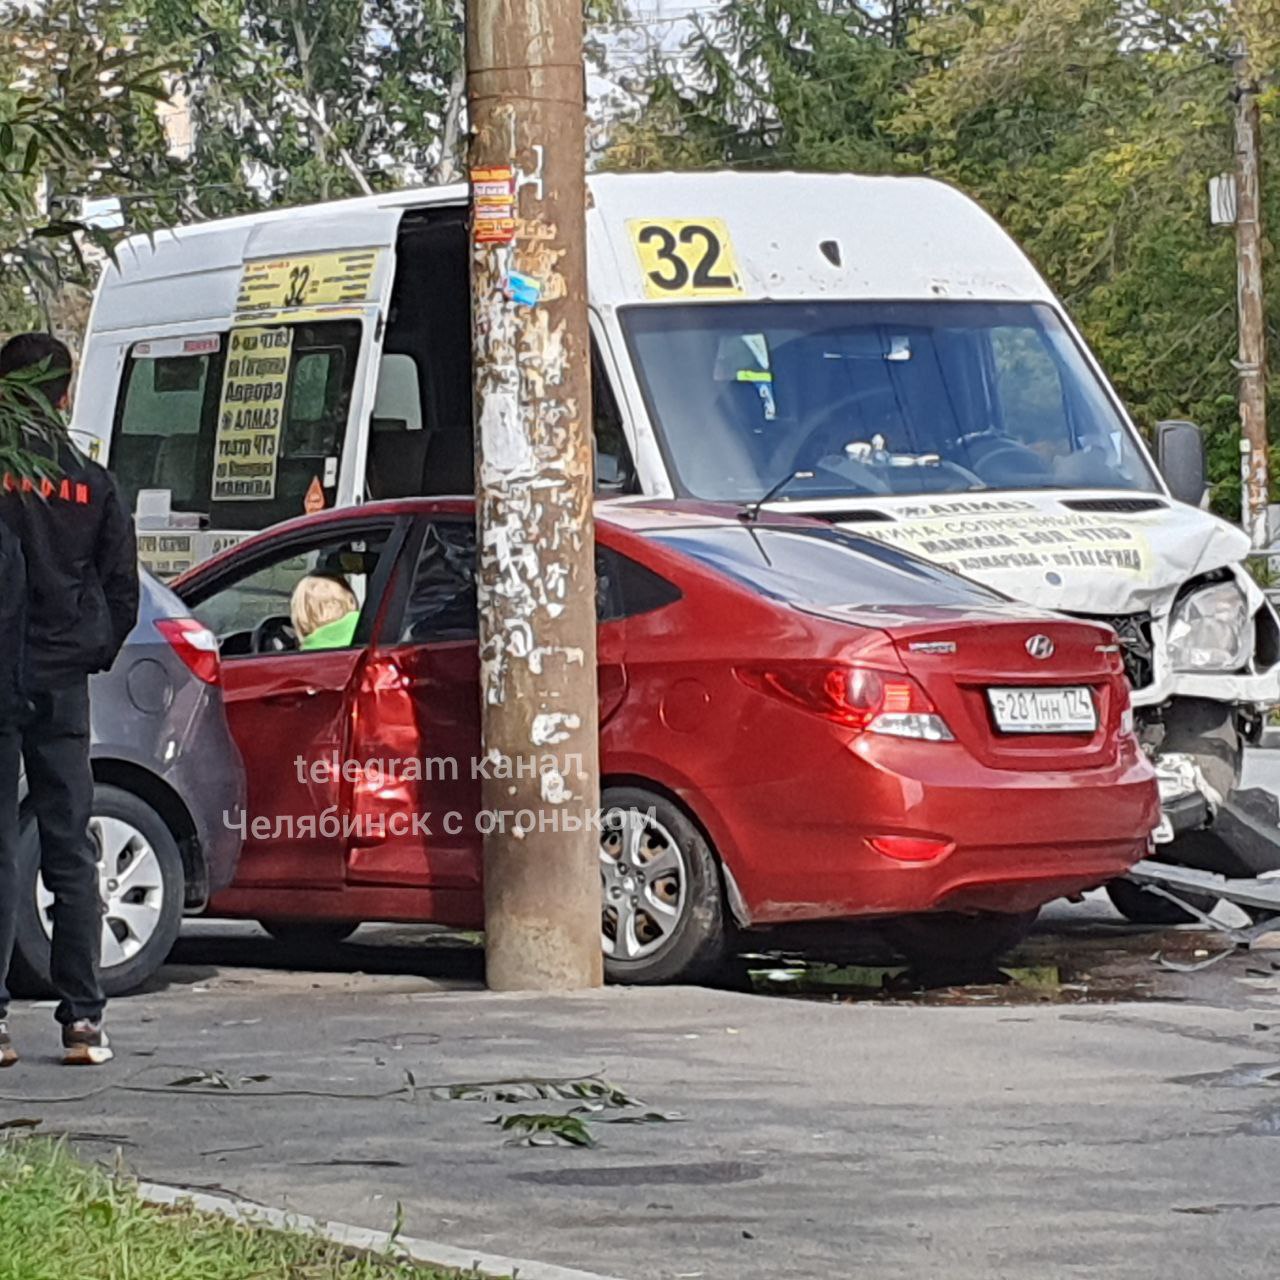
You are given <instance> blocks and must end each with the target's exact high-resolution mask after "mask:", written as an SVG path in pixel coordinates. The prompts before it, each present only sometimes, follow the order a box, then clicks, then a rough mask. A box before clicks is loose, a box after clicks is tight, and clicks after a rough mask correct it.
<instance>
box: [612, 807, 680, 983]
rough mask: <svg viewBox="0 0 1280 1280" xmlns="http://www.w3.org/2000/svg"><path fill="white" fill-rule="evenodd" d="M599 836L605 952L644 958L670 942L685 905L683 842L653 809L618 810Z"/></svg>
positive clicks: (621, 958) (624, 958)
mask: <svg viewBox="0 0 1280 1280" xmlns="http://www.w3.org/2000/svg"><path fill="white" fill-rule="evenodd" d="M603 825H604V832H603V834H602V835H601V838H600V881H601V887H602V889H603V892H604V914H603V920H602V929H601V932H602V938H603V945H604V953H605V955H606V956H608V957H610V958H612V959H616V960H627V961H633V960H644V959H647V958H648V957H650V956H652V955H655V954H656V953H657V952H659V951H661V950H662V949H663V947H664V946H666V945H667V943H668V942H669V941H670V940H671V937H672V935H673V934H674V933H675V930H676V928H677V926H678V925H679V923H680V920H681V917H682V915H683V913H684V909H685V899H686V897H687V891H688V883H689V874H688V869H687V867H686V866H685V860H684V854H683V852H682V850H681V848H680V844H679V842H678V841H677V840H676V838H675V837H674V836H673V835H672V834H671V832H670V831H669V830H668V829H667V828H666V827H665V826H664V825H663V824H662V823H661V822H659V821H658V819H657V818H656V817H655V816H654V815H653V814H652V813H645V812H642V811H641V810H638V809H615V810H613V811H612V812H611V813H609V814H608V815H607V816H606V817H605V820H604V824H603Z"/></svg>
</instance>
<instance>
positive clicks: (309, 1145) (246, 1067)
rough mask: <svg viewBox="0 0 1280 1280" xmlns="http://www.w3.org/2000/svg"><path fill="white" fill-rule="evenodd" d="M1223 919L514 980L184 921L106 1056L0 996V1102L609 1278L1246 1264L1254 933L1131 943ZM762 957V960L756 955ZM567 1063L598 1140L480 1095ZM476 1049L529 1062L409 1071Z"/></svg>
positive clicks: (1255, 1063)
mask: <svg viewBox="0 0 1280 1280" xmlns="http://www.w3.org/2000/svg"><path fill="white" fill-rule="evenodd" d="M1277 941H1278V942H1280V939H1278V940H1277ZM1218 949H1219V948H1218V944H1217V942H1216V941H1215V940H1214V939H1213V938H1212V937H1210V936H1207V935H1204V934H1200V933H1197V932H1195V931H1188V930H1177V931H1166V932H1165V933H1162V934H1150V933H1142V932H1140V931H1135V930H1133V929H1131V928H1129V927H1126V926H1123V925H1121V924H1119V923H1117V922H1115V921H1114V920H1112V919H1108V918H1106V916H1105V915H1104V913H1103V912H1102V911H1101V910H1100V909H1090V910H1086V911H1076V912H1075V914H1074V915H1071V914H1068V915H1065V916H1064V917H1063V918H1062V919H1061V920H1059V921H1057V922H1056V923H1052V922H1051V927H1048V928H1045V929H1042V930H1041V931H1040V932H1039V933H1038V934H1037V935H1036V937H1035V938H1033V939H1032V940H1031V942H1030V943H1029V944H1028V945H1027V946H1026V947H1025V948H1024V949H1023V951H1022V953H1021V954H1020V955H1019V957H1018V958H1017V960H1016V965H1017V966H1019V967H1020V973H1021V974H1022V977H1023V979H1024V982H1025V983H1026V985H1004V986H999V985H979V986H969V987H965V988H960V989H942V990H938V991H933V992H929V993H925V994H922V995H916V996H910V995H903V996H900V997H895V996H893V995H891V994H890V993H889V992H887V991H885V990H872V989H870V988H866V989H862V990H860V991H850V992H839V993H838V994H837V995H836V996H835V997H834V998H833V997H831V996H827V997H824V998H821V999H814V998H809V999H801V998H783V997H779V996H772V995H760V994H744V993H741V992H735V991H710V990H698V989H678V988H677V989H668V990H630V991H627V990H609V991H604V992H599V993H590V994H585V995H580V996H573V997H545V998H540V997H534V996H498V995H491V994H487V993H485V992H483V991H482V990H481V989H480V986H479V978H480V955H479V952H478V951H476V950H475V949H474V948H472V947H469V946H466V945H465V944H463V943H461V942H460V941H459V940H457V939H452V938H449V937H447V936H441V935H439V934H437V933H434V932H432V931H430V930H405V929H389V928H368V929H365V930H362V931H361V932H360V933H359V934H358V935H357V936H356V939H355V940H354V941H353V942H352V943H349V944H344V945H342V946H338V947H332V948H328V949H326V950H323V951H319V952H316V953H313V954H311V955H305V956H304V955H299V954H297V953H292V954H291V953H288V952H287V951H285V950H284V949H283V948H281V947H280V946H279V945H278V944H277V943H275V942H273V941H271V940H269V939H267V938H265V937H264V936H262V935H258V934H256V933H255V931H254V930H253V929H252V927H250V926H234V927H228V926H222V925H217V924H204V925H199V926H197V927H196V928H194V929H193V930H192V931H191V936H189V937H188V938H186V939H185V940H184V942H183V943H182V944H181V946H180V948H179V952H178V954H177V956H176V957H175V963H174V964H173V965H171V966H170V967H169V968H168V969H167V970H166V971H165V974H164V977H163V981H162V982H160V983H158V984H157V986H156V988H155V989H153V990H152V991H150V992H148V993H146V994H144V995H140V996H137V997H133V998H130V999H128V1000H120V1001H117V1002H116V1003H115V1004H114V1005H113V1006H112V1009H111V1023H112V1030H113V1033H114V1035H115V1038H116V1043H117V1046H118V1048H119V1050H120V1056H119V1058H118V1060H117V1062H116V1063H114V1064H113V1065H112V1066H111V1067H109V1068H107V1069H105V1070H104V1071H102V1072H97V1073H92V1074H89V1073H84V1072H76V1073H72V1072H65V1071H62V1070H60V1069H59V1068H57V1067H56V1066H55V1065H53V1062H52V1059H51V1054H52V1053H53V1050H54V1046H55V1037H54V1030H53V1028H52V1025H51V1023H50V1022H49V1021H48V1019H49V1010H48V1008H47V1007H31V1006H29V1005H20V1006H18V1007H16V1008H15V1016H14V1019H13V1021H14V1024H15V1031H16V1033H17V1035H18V1036H19V1038H20V1044H21V1046H22V1048H23V1049H24V1051H25V1053H26V1060H25V1061H24V1062H23V1063H22V1064H21V1065H20V1066H18V1067H17V1068H15V1069H13V1070H12V1071H9V1072H6V1073H5V1074H4V1076H3V1077H2V1078H0V1125H3V1124H4V1123H5V1122H7V1121H12V1120H15V1119H21V1120H26V1121H33V1120H34V1121H39V1122H40V1129H41V1130H43V1131H44V1132H50V1133H69V1134H71V1135H72V1136H73V1140H74V1141H76V1142H77V1143H78V1145H79V1147H80V1149H81V1150H82V1151H84V1152H85V1153H87V1154H89V1155H92V1156H95V1157H99V1158H102V1159H104V1160H107V1161H110V1160H112V1159H114V1158H115V1154H114V1153H115V1152H116V1151H117V1150H121V1151H123V1156H124V1159H125V1161H126V1163H127V1164H129V1165H131V1166H132V1167H133V1168H134V1169H136V1170H137V1171H138V1172H139V1173H141V1174H142V1175H144V1176H145V1177H147V1178H150V1179H153V1180H157V1181H162V1182H170V1183H178V1184H181V1185H184V1186H189V1187H199V1188H202V1189H210V1188H212V1189H225V1190H228V1191H231V1192H234V1193H235V1194H237V1195H240V1196H245V1197H249V1198H251V1199H254V1200H257V1201H260V1202H262V1203H266V1204H271V1205H276V1206H283V1207H287V1208H290V1209H293V1210H295V1211H298V1212H304V1213H310V1214H314V1215H317V1216H320V1217H322V1218H329V1219H337V1220H341V1221H346V1222H355V1223H357V1224H359V1225H363V1226H368V1227H374V1228H383V1229H385V1228H387V1227H389V1226H390V1224H391V1223H392V1221H393V1219H394V1217H395V1206H396V1204H397V1203H400V1204H402V1205H403V1209H404V1229H405V1230H406V1231H407V1232H408V1233H409V1234H411V1235H415V1236H420V1237H426V1238H429V1239H435V1240H439V1241H443V1242H445V1243H448V1244H450V1245H453V1246H458V1247H462V1248H466V1249H474V1250H477V1251H483V1252H488V1253H501V1254H506V1255H509V1256H514V1257H518V1258H525V1259H533V1260H539V1261H543V1262H555V1263H559V1264H561V1265H564V1266H572V1267H576V1268H582V1269H585V1270H589V1271H597V1272H600V1273H602V1274H604V1275H607V1276H616V1277H625V1278H627V1280H647V1278H649V1277H659V1278H662V1280H695V1278H698V1277H718V1278H723V1280H776V1278H777V1277H806V1278H808V1277H814V1278H818V1277H821V1278H823V1280H825V1278H826V1277H830V1276H845V1275H849V1274H853V1273H856V1274H858V1275H859V1276H867V1277H874V1278H876V1280H879V1278H881V1277H883V1278H885V1280H897V1278H899V1277H901V1278H903V1280H906V1278H908V1277H909V1278H910V1280H919V1277H920V1276H921V1275H935V1274H936V1275H945V1276H947V1277H948V1278H949V1280H989V1278H990V1277H1004V1276H1008V1277H1017V1278H1018V1280H1027V1278H1028V1277H1035V1278H1036V1280H1041V1278H1043V1277H1054V1276H1069V1275H1089V1276H1090V1277H1125V1278H1126V1280H1127V1278H1129V1277H1135V1276H1156V1275H1159V1276H1161V1277H1164V1278H1171V1280H1180V1278H1181V1277H1187V1280H1191V1278H1192V1277H1194V1278H1195V1280H1203V1277H1205V1276H1209V1275H1224V1274H1225V1275H1231V1276H1233V1277H1244V1278H1246V1280H1249V1278H1252V1277H1257V1278H1258V1280H1272V1278H1273V1277H1274V1276H1275V1274H1276V1271H1277V1253H1278V1252H1280V1249H1278V1248H1277V1246H1276V1244H1275V1240H1276V1223H1277V1219H1278V1218H1280V1174H1277V1173H1276V1160H1275V1152H1276V1149H1277V1148H1276V1146H1275V1144H1276V1141H1277V1135H1278V1134H1280V1104H1278V1102H1277V1093H1276V1087H1277V1086H1276V1083H1275V1080H1276V1079H1277V1078H1280V950H1277V951H1275V952H1255V953H1253V954H1252V955H1247V956H1245V955H1242V956H1238V957H1235V956H1233V957H1228V958H1226V959H1225V960H1223V961H1222V963H1220V964H1216V965H1214V966H1213V967H1211V968H1209V969H1208V970H1205V971H1204V972H1202V973H1198V974H1184V973H1180V972H1173V971H1170V970H1168V969H1166V968H1163V967H1162V966H1161V964H1160V963H1159V962H1158V961H1157V960H1156V959H1154V958H1153V957H1154V956H1156V955H1157V954H1159V955H1164V956H1166V957H1171V958H1173V959H1175V961H1176V962H1178V963H1182V962H1190V963H1194V962H1197V961H1198V960H1200V959H1202V958H1207V957H1209V956H1211V955H1212V954H1214V953H1215V952H1216V950H1218ZM1273 956H1274V958H1275V967H1273V965H1272V957H1273ZM814 958H815V959H821V958H822V955H821V954H817V955H815V956H814ZM757 964H759V965H762V966H763V971H764V972H765V973H766V974H768V975H771V979H772V980H774V981H776V982H779V983H781V985H782V988H783V989H786V977H787V974H788V973H791V972H793V970H791V969H790V968H789V966H788V965H787V962H786V961H785V960H784V959H780V958H778V957H769V958H766V959H765V960H762V961H759V962H757ZM774 966H778V967H777V968H775V967H774ZM819 972H827V971H819ZM882 979H883V975H881V976H880V978H877V976H876V975H875V974H872V975H871V978H869V979H867V981H877V980H882ZM585 1076H596V1077H598V1078H599V1079H602V1080H606V1081H608V1082H609V1083H610V1084H611V1085H613V1086H616V1087H617V1088H618V1089H620V1090H623V1091H625V1093H626V1094H627V1095H629V1096H631V1097H633V1098H634V1099H636V1100H637V1104H638V1105H636V1106H633V1107H626V1108H623V1109H621V1110H605V1111H603V1112H599V1113H586V1114H585V1117H584V1118H585V1119H586V1120H587V1122H588V1124H589V1125H590V1126H591V1128H592V1129H593V1130H594V1134H595V1137H596V1138H597V1140H598V1141H599V1143H600V1145H599V1146H598V1147H597V1148H595V1149H575V1148H570V1147H551V1148H542V1147H523V1146H508V1145H506V1140H507V1136H508V1135H507V1134H506V1133H505V1132H504V1131H503V1130H502V1129H501V1128H500V1127H498V1126H497V1125H494V1124H492V1123H490V1122H491V1121H493V1120H495V1119H496V1118H499V1117H503V1116H511V1115H513V1114H517V1113H564V1112H566V1111H568V1110H569V1109H570V1108H571V1107H572V1106H574V1105H578V1104H576V1103H575V1102H574V1101H572V1100H564V1099H561V1098H556V1097H551V1098H541V1099H540V1098H538V1097H536V1091H534V1092H531V1089H532V1086H531V1085H530V1084H529V1083H528V1082H531V1081H535V1080H536V1081H545V1080H547V1079H550V1078H564V1079H576V1078H581V1077H585ZM494 1081H507V1082H511V1081H516V1082H526V1083H524V1084H516V1085H510V1084H508V1085H506V1086H504V1088H506V1089H513V1088H514V1089H515V1091H516V1094H517V1096H516V1097H515V1098H513V1099H511V1100H509V1101H503V1100H502V1099H501V1098H499V1097H498V1096H497V1093H496V1092H495V1090H494V1089H493V1088H491V1087H490V1088H487V1089H485V1090H482V1091H480V1094H479V1096H477V1097H475V1098H474V1099H473V1100H465V1099H464V1098H456V1099H451V1098H449V1096H448V1093H449V1091H448V1090H445V1091H444V1092H443V1093H437V1092H432V1090H431V1086H433V1085H448V1084H461V1083H464V1082H472V1083H474V1082H494ZM650 1113H659V1114H661V1115H662V1116H665V1117H668V1118H667V1119H665V1120H663V1121H653V1122H650V1123H629V1124H615V1123H610V1122H611V1121H613V1120H616V1119H622V1118H625V1119H631V1120H635V1119H636V1118H638V1117H641V1116H645V1115H647V1114H650Z"/></svg>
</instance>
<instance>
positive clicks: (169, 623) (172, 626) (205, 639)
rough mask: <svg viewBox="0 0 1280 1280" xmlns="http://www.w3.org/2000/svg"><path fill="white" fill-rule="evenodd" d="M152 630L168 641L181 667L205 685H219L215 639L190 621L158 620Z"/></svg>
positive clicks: (219, 670)
mask: <svg viewBox="0 0 1280 1280" xmlns="http://www.w3.org/2000/svg"><path fill="white" fill-rule="evenodd" d="M156 630H157V631H159V632H160V634H161V635H162V636H164V638H165V639H166V640H167V641H168V642H169V645H170V647H171V648H172V649H173V651H174V653H176V654H177V655H178V657H179V658H181V659H182V661H183V664H184V665H185V666H186V667H187V669H188V670H189V671H190V672H191V674H192V675H194V676H195V677H196V679H197V680H203V681H204V683H205V684H219V683H221V680H222V664H221V663H220V662H219V660H218V637H217V636H215V635H214V634H213V632H212V631H210V630H209V628H208V627H206V626H204V625H203V624H202V623H199V622H197V621H196V620H195V619H194V618H161V619H160V620H159V621H158V622H157V623H156Z"/></svg>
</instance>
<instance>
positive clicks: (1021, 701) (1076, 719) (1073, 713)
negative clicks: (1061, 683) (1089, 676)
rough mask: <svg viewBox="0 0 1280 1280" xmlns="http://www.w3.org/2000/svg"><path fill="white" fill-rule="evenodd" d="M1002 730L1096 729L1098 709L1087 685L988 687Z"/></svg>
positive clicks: (1086, 731) (996, 719)
mask: <svg viewBox="0 0 1280 1280" xmlns="http://www.w3.org/2000/svg"><path fill="white" fill-rule="evenodd" d="M987 698H988V700H989V701H990V703H991V714H992V715H993V716H994V717H995V722H996V728H997V729H999V730H1000V732H1001V733H1092V732H1093V731H1094V730H1095V729H1097V727H1098V711H1097V708H1096V707H1095V706H1094V705H1093V695H1092V694H1091V693H1090V692H1089V690H1088V689H1087V688H1084V687H1082V686H1077V687H1073V688H1065V689H988V690H987Z"/></svg>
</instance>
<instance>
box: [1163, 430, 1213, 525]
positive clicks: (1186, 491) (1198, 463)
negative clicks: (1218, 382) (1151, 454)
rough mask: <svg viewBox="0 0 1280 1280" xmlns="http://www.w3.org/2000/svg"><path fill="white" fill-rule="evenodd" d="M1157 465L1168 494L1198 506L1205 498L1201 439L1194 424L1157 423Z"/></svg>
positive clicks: (1202, 444) (1202, 443) (1202, 440)
mask: <svg viewBox="0 0 1280 1280" xmlns="http://www.w3.org/2000/svg"><path fill="white" fill-rule="evenodd" d="M1156 462H1157V465H1158V466H1159V467H1160V474H1161V475H1162V476H1164V479H1165V483H1166V484H1167V485H1168V486H1169V492H1170V493H1172V494H1173V496H1174V497H1175V498H1177V499H1178V501H1179V502H1186V503H1189V504H1190V505H1191V506H1193V507H1198V506H1199V505H1200V502H1201V500H1202V499H1203V498H1204V490H1205V466H1204V437H1203V436H1202V435H1201V434H1200V428H1199V427H1197V426H1196V424H1195V423H1194V422H1158V423H1157V424H1156Z"/></svg>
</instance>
